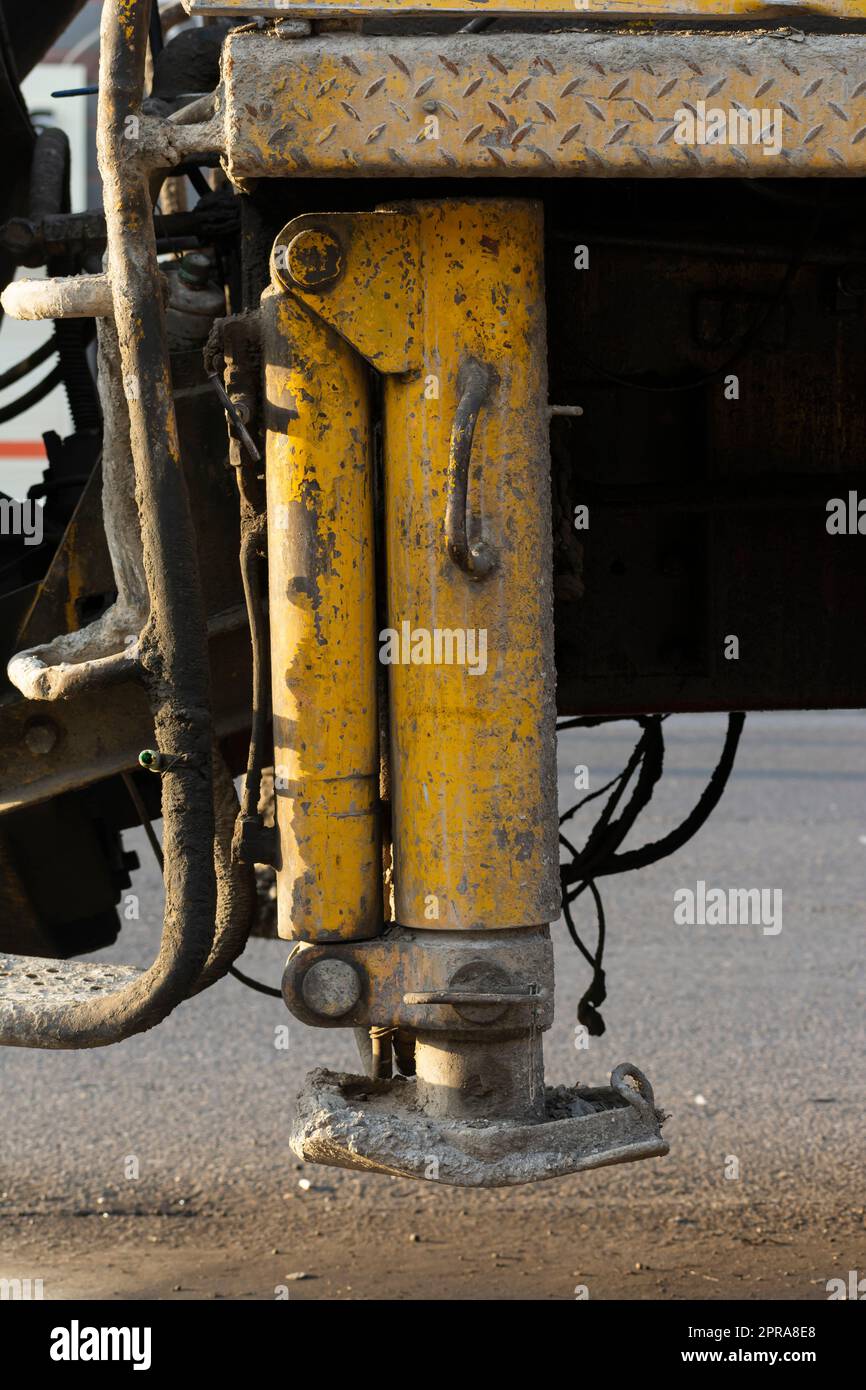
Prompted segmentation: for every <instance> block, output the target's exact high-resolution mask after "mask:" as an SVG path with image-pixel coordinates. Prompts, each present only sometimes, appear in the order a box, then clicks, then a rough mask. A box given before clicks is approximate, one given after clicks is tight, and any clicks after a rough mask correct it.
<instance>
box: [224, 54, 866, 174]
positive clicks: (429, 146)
mask: <svg viewBox="0 0 866 1390" xmlns="http://www.w3.org/2000/svg"><path fill="white" fill-rule="evenodd" d="M801 37H802V42H799V43H793V42H789V41H788V40H787V39H785V38H783V37H773V38H771V37H769V36H764V37H762V38H758V39H757V40H756V39H755V36H754V35H750V34H707V33H705V32H704V33H702V32H697V33H693V34H669V33H653V32H635V33H625V34H623V33H619V34H604V35H600V34H598V33H574V32H572V33H559V34H532V35H526V34H514V33H511V34H499V33H497V32H496V31H494V32H492V33H489V34H484V35H472V34H464V35H460V34H454V35H439V36H430V35H424V36H418V37H417V38H406V37H403V38H377V37H370V38H368V37H367V36H365V35H341V34H327V35H321V36H314V37H310V38H301V39H293V40H291V41H290V42H279V41H277V40H275V39H274V37H273V36H272V35H268V34H261V33H252V32H249V31H247V32H244V31H236V32H235V33H233V34H231V35H229V37H228V39H227V41H226V46H225V57H224V63H223V75H224V88H223V97H224V99H223V106H222V120H223V121H224V144H225V150H226V167H227V169H228V171H229V174H230V176H231V177H232V178H233V179H235V180H236V181H238V182H241V183H242V182H243V181H244V180H251V179H258V178H267V177H273V176H279V177H285V176H290V175H295V174H300V175H303V176H305V177H319V176H328V177H333V176H341V175H367V176H370V177H385V178H387V177H406V176H428V177H433V176H438V177H442V176H445V177H465V176H467V175H476V176H479V177H482V176H490V177H502V176H507V175H522V176H532V175H535V176H543V177H567V176H571V175H574V174H589V175H593V176H601V177H615V176H630V177H632V176H634V177H652V176H661V177H686V178H690V177H731V178H742V177H744V176H749V177H762V178H769V177H780V176H781V177H790V176H823V175H834V176H853V175H858V174H863V173H866V35H854V34H851V35H844V36H838V35H829V34H809V35H806V36H801ZM701 111H703V112H704V114H705V116H707V118H708V119H712V113H713V112H721V113H722V115H723V118H724V119H725V121H726V128H725V132H724V135H723V138H722V139H721V140H719V139H717V138H707V137H708V127H707V124H706V121H705V122H704V125H703V126H702V127H701V128H700V129H699V128H698V124H697V122H696V123H695V128H694V130H693V131H691V132H690V130H689V121H688V117H689V113H700V112H701ZM743 111H745V112H747V113H748V112H753V113H754V118H752V117H749V119H748V120H747V121H746V122H745V126H743V127H741V126H740V125H739V113H741V112H743ZM734 117H736V118H737V122H736V123H735V122H734V120H733V118H734ZM768 127H770V128H771V129H772V131H773V139H772V140H771V141H766V142H765V141H762V140H761V139H758V138H756V137H757V135H758V134H759V133H760V132H762V131H765V130H766V129H767V128H768ZM776 133H778V141H776V138H775V136H776ZM693 137H694V138H693ZM681 141H682V143H681Z"/></svg>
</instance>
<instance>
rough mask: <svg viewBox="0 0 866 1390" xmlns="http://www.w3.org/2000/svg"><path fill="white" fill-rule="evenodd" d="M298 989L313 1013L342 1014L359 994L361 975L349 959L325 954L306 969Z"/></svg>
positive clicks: (351, 1005)
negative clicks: (325, 955) (324, 956)
mask: <svg viewBox="0 0 866 1390" xmlns="http://www.w3.org/2000/svg"><path fill="white" fill-rule="evenodd" d="M301 993H302V995H303V997H304V1003H305V1004H306V1006H307V1008H308V1009H312V1011H313V1013H316V1014H321V1015H322V1017H323V1018H342V1017H343V1014H347V1013H349V1011H350V1010H351V1009H354V1007H355V1005H356V1004H357V1002H358V1000H359V999H360V998H361V977H360V975H359V974H358V972H357V970H356V969H355V967H354V965H352V964H351V963H350V962H349V961H347V960H340V959H338V958H336V957H330V958H327V957H326V958H324V959H322V960H317V961H314V963H313V964H312V965H311V966H310V968H309V969H308V970H307V971H306V973H305V975H304V982H303V984H302V986H301Z"/></svg>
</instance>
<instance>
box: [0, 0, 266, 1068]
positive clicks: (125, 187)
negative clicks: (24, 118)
mask: <svg viewBox="0 0 866 1390" xmlns="http://www.w3.org/2000/svg"><path fill="white" fill-rule="evenodd" d="M149 17H150V4H149V0H106V3H105V6H104V8H103V12H102V30H101V60H102V76H101V90H100V103H99V118H98V127H97V147H98V154H99V165H100V172H101V174H102V180H103V186H104V192H105V211H106V231H107V242H108V281H109V285H110V289H111V301H112V302H111V308H112V310H113V318H114V326H115V328H116V331H117V338H118V345H119V358H120V371H121V375H122V386H123V393H124V395H125V398H126V406H127V409H128V419H129V442H130V447H131V453H132V458H133V463H134V465H135V483H136V492H137V498H138V504H139V516H140V521H141V545H142V555H143V567H144V575H145V580H146V585H147V594H148V599H149V605H150V612H149V616H148V618H147V621H146V623H145V625H144V627H143V629H142V631H141V634H140V636H139V638H138V641H137V642H136V643H135V644H134V652H133V656H132V658H131V659H127V657H126V656H125V653H124V652H123V649H122V648H121V649H120V650H118V652H117V653H114V654H109V655H106V656H104V657H101V658H100V659H98V660H95V661H92V662H88V661H86V660H85V661H82V662H81V667H82V668H84V669H82V670H80V671H79V670H77V669H76V666H75V664H74V663H66V664H65V667H64V664H63V663H61V665H60V666H59V667H51V666H46V668H45V672H46V674H45V676H44V677H43V678H42V679H41V680H40V681H39V682H37V687H38V688H37V689H36V691H35V692H34V693H35V694H36V695H37V696H41V697H42V698H43V699H44V700H46V701H47V702H50V701H51V700H52V699H55V698H62V697H63V696H64V695H72V694H75V695H78V694H84V693H85V692H88V691H90V692H93V691H96V690H100V689H102V688H104V686H105V685H106V684H107V683H111V684H114V683H115V682H117V681H118V680H120V679H121V670H122V672H123V675H124V676H125V675H127V674H128V675H131V676H133V677H134V678H135V677H137V678H138V679H140V680H141V681H142V683H143V685H144V687H145V690H146V693H147V697H148V702H149V704H150V709H151V712H152V715H153V721H154V731H155V741H156V746H157V748H158V750H159V752H160V753H161V754H163V755H168V758H167V762H168V765H169V767H170V768H173V769H176V770H174V771H169V772H167V774H166V775H165V776H164V778H163V786H162V812H163V848H164V856H165V873H164V881H165V911H164V916H163V930H162V937H161V940H160V948H159V952H158V954H157V957H156V959H155V960H154V962H153V964H152V965H151V966H150V968H149V969H148V970H146V971H144V972H143V973H139V972H137V971H135V972H131V971H130V970H129V969H127V968H126V967H120V968H111V967H105V972H106V973H105V978H104V979H103V981H102V987H100V984H99V983H98V982H97V983H96V984H94V985H93V986H92V989H91V988H89V987H85V986H86V981H87V975H88V967H87V966H80V967H78V966H67V967H65V968H64V970H63V971H60V970H58V969H56V968H55V969H54V970H53V971H51V972H48V971H46V974H45V976H43V975H42V974H41V972H40V971H38V970H37V971H35V972H34V971H33V968H32V963H31V962H29V961H28V960H27V959H26V958H16V957H9V956H4V957H0V1043H4V1044H7V1045H11V1046H25V1047H49V1048H72V1047H100V1046H105V1045H107V1044H109V1043H113V1042H119V1041H121V1040H122V1039H124V1038H127V1037H130V1036H131V1035H133V1034H135V1033H137V1032H141V1031H143V1030H145V1029H147V1028H150V1027H153V1026H154V1025H155V1024H157V1023H159V1022H161V1021H162V1019H164V1018H165V1017H166V1016H167V1014H169V1013H170V1012H171V1011H172V1010H173V1009H174V1008H175V1007H176V1006H177V1005H178V1004H179V1003H180V1002H181V1001H182V1000H183V999H185V998H187V997H188V996H189V995H190V994H193V993H195V992H197V991H198V990H199V989H201V988H204V987H206V986H207V985H209V984H211V983H213V981H214V979H216V978H218V977H219V976H220V975H222V974H224V973H225V972H226V970H227V969H228V968H229V965H230V964H231V961H232V960H233V959H234V958H235V957H236V956H237V955H238V954H239V953H240V951H241V950H242V949H243V946H244V944H245V940H246V936H247V935H248V930H249V926H250V924H251V920H252V912H253V909H254V904H255V894H254V888H253V884H252V877H251V871H250V870H248V869H244V868H243V867H242V866H239V865H237V864H235V863H233V862H232V857H231V829H232V826H233V822H234V813H235V812H236V809H237V805H236V798H235V796H234V790H233V787H232V784H231V779H230V777H229V775H228V772H227V770H226V769H225V768H224V767H223V766H222V765H221V763H220V761H219V760H218V759H215V757H214V748H213V740H214V728H213V718H212V714H211V701H210V683H209V671H208V644H207V627H206V617H205V606H204V599H203V594H202V584H201V577H200V574H199V570H198V560H197V554H196V539H195V530H194V526H193V519H192V515H191V511H190V506H189V497H188V494H187V488H186V482H185V478H184V475H183V470H182V465H181V459H180V448H179V441H178V429H177V419H176V414H175V406H174V399H173V395H172V386H171V379H170V372H169V362H168V350H167V342H166V327H165V311H164V306H163V298H162V294H161V292H160V272H159V265H158V261H157V252H156V240H155V234H154V229H153V218H152V196H151V176H152V175H153V174H154V173H156V172H157V171H158V170H159V169H160V168H164V167H166V166H170V165H171V164H172V163H173V158H172V155H171V153H169V151H168V149H167V144H168V137H167V135H166V133H165V131H164V130H163V131H161V138H159V139H157V141H156V144H155V145H154V144H148V143H147V142H145V141H144V140H141V139H140V138H139V137H140V135H141V127H142V124H143V122H144V117H143V116H142V101H143V90H144V75H145V58H146V52H147V43H148V23H149ZM165 125H166V126H167V127H168V123H165ZM169 128H170V127H169ZM105 307H106V308H107V307H108V306H107V305H106V306H105ZM51 673H54V676H55V677H56V680H55V679H53V678H52V674H51ZM67 678H68V679H67ZM232 802H234V805H232Z"/></svg>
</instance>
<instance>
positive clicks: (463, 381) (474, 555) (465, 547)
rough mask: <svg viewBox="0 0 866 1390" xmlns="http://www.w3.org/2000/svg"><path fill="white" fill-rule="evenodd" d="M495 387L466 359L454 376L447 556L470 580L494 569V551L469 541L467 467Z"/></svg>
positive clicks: (489, 375) (492, 378) (490, 374)
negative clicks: (477, 428) (455, 392)
mask: <svg viewBox="0 0 866 1390" xmlns="http://www.w3.org/2000/svg"><path fill="white" fill-rule="evenodd" d="M495 383H496V374H495V373H494V371H493V370H492V368H490V367H486V366H485V365H484V363H483V362H478V361H477V360H476V359H475V358H474V357H468V358H467V359H466V360H465V362H463V364H462V366H461V367H460V370H459V372H458V373H457V390H458V392H459V400H458V402H457V409H456V411H455V413H454V424H453V425H452V427H451V443H450V446H449V449H448V494H447V501H446V506H445V538H446V543H447V546H448V554H449V555H450V556H451V559H452V560H453V561H454V563H455V565H458V566H459V568H460V569H462V570H463V572H464V574H468V575H469V577H470V579H485V578H486V577H487V575H488V574H491V573H492V571H493V570H494V569H495V568H496V564H497V561H498V555H497V553H496V550H495V548H494V547H493V546H492V545H490V544H488V542H487V541H485V540H482V539H481V538H480V537H479V538H478V539H476V540H473V541H470V540H469V530H470V526H469V515H468V498H469V465H470V463H471V461H472V442H473V440H474V438H475V426H476V424H477V422H478V416H479V413H480V411H481V407H482V406H483V405H484V404H485V403H486V401H487V400H488V398H489V396H490V392H491V390H492V388H493V386H494V385H495Z"/></svg>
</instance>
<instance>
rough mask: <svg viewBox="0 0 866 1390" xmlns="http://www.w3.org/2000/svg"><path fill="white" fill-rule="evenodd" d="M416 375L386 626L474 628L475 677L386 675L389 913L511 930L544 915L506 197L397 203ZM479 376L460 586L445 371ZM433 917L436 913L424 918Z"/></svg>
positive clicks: (545, 769) (524, 326) (548, 909)
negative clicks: (476, 554)
mask: <svg viewBox="0 0 866 1390" xmlns="http://www.w3.org/2000/svg"><path fill="white" fill-rule="evenodd" d="M416 214H417V217H418V222H419V237H420V249H421V261H420V265H421V278H422V294H423V318H422V332H423V340H422V357H423V367H422V369H421V372H420V374H418V375H417V376H415V377H414V378H412V379H409V380H407V379H406V378H400V377H389V378H387V380H386V383H385V477H386V535H387V553H388V614H389V625H390V626H391V627H392V628H393V629H396V630H399V631H400V638H401V645H402V638H403V631H404V629H403V624H404V623H405V622H406V621H407V620H408V621H409V622H410V623H411V624H412V626H413V627H421V628H428V629H432V630H435V629H439V630H444V631H446V632H447V631H449V630H450V631H458V632H460V631H463V632H464V633H465V634H466V640H467V650H468V644H469V633H470V632H471V631H474V632H475V633H476V639H475V651H476V657H478V658H480V652H481V638H480V634H481V633H482V632H483V633H485V634H486V636H485V642H486V653H485V669H484V670H483V673H482V672H481V661H480V659H479V660H477V661H476V668H477V673H476V674H472V673H470V668H469V666H468V664H467V666H462V667H461V666H456V665H451V666H449V665H435V664H430V665H414V664H411V665H404V664H399V665H397V664H395V665H392V666H391V667H390V668H389V671H390V682H389V690H390V706H391V759H392V785H393V788H394V827H395V831H394V876H395V882H396V905H397V920H398V921H399V922H402V923H403V924H404V925H406V926H410V927H425V926H426V927H431V926H438V927H445V928H451V929H455V928H477V927H496V928H499V927H517V926H528V925H531V924H535V923H542V922H549V921H553V920H555V919H556V918H557V917H558V916H559V910H560V883H559V872H558V861H559V852H558V838H557V832H558V825H557V815H556V771H555V748H556V713H555V703H554V682H555V676H554V661H553V605H552V599H551V589H550V574H551V564H552V561H551V521H550V458H549V442H548V435H549V431H548V415H547V342H546V329H545V313H544V269H543V241H544V237H543V226H542V211H541V207H540V205H539V204H537V203H534V202H530V201H528V200H521V199H509V200H505V199H496V200H492V199H491V200H489V201H486V200H482V199H478V200H473V201H467V200H462V199H461V200H454V201H451V200H449V201H445V202H441V203H421V204H418V205H416ZM470 358H471V359H475V360H476V361H478V362H479V363H482V364H483V365H484V367H485V368H487V369H489V370H491V371H492V373H493V374H495V385H494V386H493V387H492V390H491V394H490V396H489V398H488V401H487V403H486V405H485V406H484V407H483V408H482V410H481V412H480V415H479V418H478V424H477V427H476V432H475V440H474V444H473V450H472V469H471V473H470V494H469V500H470V505H471V508H472V511H473V514H474V515H475V516H477V517H478V518H480V527H479V529H480V531H481V533H482V535H483V537H484V539H485V540H486V541H487V542H488V543H489V544H490V545H491V546H492V547H494V548H495V550H496V552H497V555H498V562H497V566H496V568H495V570H494V571H493V573H492V574H491V575H489V576H488V577H487V578H486V579H484V580H475V579H472V578H470V577H469V576H468V575H467V574H465V573H464V572H463V571H462V570H460V569H459V568H458V567H457V566H456V565H455V563H454V561H453V560H452V558H451V557H450V555H449V554H448V550H447V548H446V540H445V534H444V532H445V508H446V498H447V488H448V475H449V458H450V446H451V435H452V429H453V425H454V416H455V411H456V409H457V404H458V398H459V394H460V391H459V385H458V375H459V373H460V370H461V367H462V366H463V364H464V363H465V362H466V361H467V360H468V359H470ZM434 912H435V913H436V914H438V915H434Z"/></svg>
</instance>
